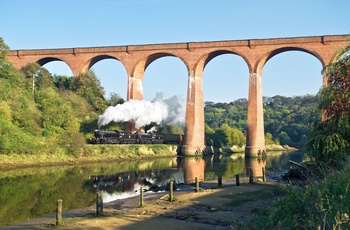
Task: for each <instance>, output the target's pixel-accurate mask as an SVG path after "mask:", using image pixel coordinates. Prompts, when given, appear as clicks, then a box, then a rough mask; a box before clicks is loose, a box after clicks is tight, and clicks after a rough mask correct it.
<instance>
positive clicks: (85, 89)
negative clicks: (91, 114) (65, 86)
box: [74, 70, 108, 113]
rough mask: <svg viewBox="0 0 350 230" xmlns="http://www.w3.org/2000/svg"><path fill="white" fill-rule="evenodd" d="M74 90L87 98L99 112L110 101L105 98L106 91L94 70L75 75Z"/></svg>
mask: <svg viewBox="0 0 350 230" xmlns="http://www.w3.org/2000/svg"><path fill="white" fill-rule="evenodd" d="M74 91H75V92H76V93H77V94H78V95H80V96H82V97H83V98H85V99H86V100H87V101H88V102H89V103H90V104H91V105H92V106H93V107H94V108H95V110H96V111H97V112H99V113H102V112H103V111H104V110H105V109H106V108H107V106H108V101H107V100H106V99H105V98H104V94H105V91H104V89H103V87H102V86H101V83H100V80H99V79H98V77H97V76H96V74H95V73H94V72H93V71H92V70H90V71H89V72H88V73H87V74H79V75H78V76H76V77H75V79H74Z"/></svg>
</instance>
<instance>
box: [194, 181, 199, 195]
mask: <svg viewBox="0 0 350 230" xmlns="http://www.w3.org/2000/svg"><path fill="white" fill-rule="evenodd" d="M194 181H195V184H196V188H195V189H194V191H195V192H198V191H199V181H198V177H196V178H195V179H194Z"/></svg>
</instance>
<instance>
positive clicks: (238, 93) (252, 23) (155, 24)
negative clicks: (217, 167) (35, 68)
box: [0, 0, 350, 102]
mask: <svg viewBox="0 0 350 230" xmlns="http://www.w3.org/2000/svg"><path fill="white" fill-rule="evenodd" d="M0 5H1V9H2V10H1V11H2V12H1V14H0V21H1V27H0V28H1V29H0V37H3V39H4V40H5V43H6V44H7V45H9V46H10V48H11V49H12V50H17V49H49V48H74V47H94V46H119V45H139V44H158V43H180V42H200V41H221V40H241V39H264V38H282V37H299V36H318V35H337V34H349V33H350V17H349V10H350V1H349V0H293V1H291V0H289V1H283V0H264V1H261V0H251V1H238V0H237V1H236V0H60V1H54V0H52V1H49V0H0ZM44 67H46V68H47V69H48V70H49V71H50V72H51V73H53V74H63V75H69V76H70V75H72V73H71V71H70V70H69V68H68V67H67V66H66V65H65V64H64V63H62V62H52V63H50V64H46V65H45V66H44ZM92 68H93V69H94V71H95V73H96V74H97V76H98V77H99V78H100V80H101V83H102V86H103V87H104V88H105V89H106V96H108V95H109V93H110V92H114V93H118V94H119V95H120V96H122V97H123V98H126V87H127V85H126V84H127V76H126V71H125V70H124V68H123V66H122V64H121V63H119V62H118V61H116V60H105V61H102V62H99V63H97V64H95V65H94V66H93V67H92ZM321 70H322V66H321V64H320V62H319V61H318V60H317V59H316V58H315V57H313V56H311V55H309V54H306V53H302V52H286V53H282V54H279V55H277V56H275V57H273V58H272V59H271V60H269V61H268V62H267V63H266V66H265V68H264V69H263V95H264V96H274V95H283V96H297V95H306V94H316V93H317V92H318V90H319V89H320V87H321V82H322V76H321ZM248 76H249V73H248V68H247V66H246V64H245V63H244V61H243V59H241V58H240V57H238V56H235V55H222V56H219V57H217V58H215V59H213V60H212V61H211V62H210V63H209V64H208V65H207V66H206V68H205V70H204V75H203V77H204V80H203V90H204V99H205V100H206V101H214V102H230V101H234V100H236V99H239V98H247V95H248ZM186 87H187V72H186V68H185V66H184V64H183V63H182V62H181V61H180V60H179V59H177V58H174V57H166V58H162V59H158V60H156V61H155V62H154V63H152V64H151V65H150V66H149V67H148V68H147V69H146V72H145V75H144V98H145V99H146V100H152V99H153V98H154V96H155V94H156V93H157V92H162V93H163V94H164V97H171V96H173V95H177V96H179V97H180V98H184V99H185V98H186Z"/></svg>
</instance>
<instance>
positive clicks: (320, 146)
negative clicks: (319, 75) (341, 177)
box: [305, 47, 350, 166]
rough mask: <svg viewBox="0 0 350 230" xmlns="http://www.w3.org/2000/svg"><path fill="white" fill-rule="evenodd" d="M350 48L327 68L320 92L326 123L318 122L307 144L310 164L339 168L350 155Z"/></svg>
mask: <svg viewBox="0 0 350 230" xmlns="http://www.w3.org/2000/svg"><path fill="white" fill-rule="evenodd" d="M349 50H350V47H348V48H347V49H346V51H345V52H344V54H343V55H342V56H341V58H340V59H338V60H337V61H336V62H335V63H332V64H330V65H328V66H326V67H325V69H324V72H323V73H324V74H326V77H327V85H326V86H325V87H324V88H323V89H321V90H320V92H319V97H320V101H321V103H320V109H321V110H322V111H323V115H324V119H323V120H322V121H320V122H317V123H316V124H315V126H314V128H313V130H312V133H311V135H310V137H309V139H308V141H307V142H306V146H305V150H306V153H307V154H308V156H309V157H310V158H311V160H313V161H315V162H316V163H320V162H323V163H326V164H329V165H333V166H336V165H338V162H339V161H341V160H343V159H345V157H346V156H349V153H350V143H349V140H350V103H349V102H350V55H349Z"/></svg>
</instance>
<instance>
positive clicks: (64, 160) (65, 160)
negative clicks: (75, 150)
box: [0, 145, 297, 170]
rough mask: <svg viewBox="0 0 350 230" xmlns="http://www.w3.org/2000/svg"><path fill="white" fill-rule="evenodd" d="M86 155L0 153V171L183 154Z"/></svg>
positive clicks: (116, 150) (151, 150) (143, 149)
mask: <svg viewBox="0 0 350 230" xmlns="http://www.w3.org/2000/svg"><path fill="white" fill-rule="evenodd" d="M86 148H87V151H86V152H87V153H86V154H78V155H66V154H48V153H42V154H10V155H7V154H0V162H1V165H0V170H7V169H14V168H25V167H38V166H39V167H40V166H54V165H74V164H83V163H98V162H110V161H126V160H130V159H132V160H137V159H150V158H159V157H171V156H177V155H179V154H180V151H181V149H180V147H179V146H177V145H87V146H86ZM266 149H267V150H268V151H295V150H297V149H295V148H292V147H289V146H277V145H274V146H267V147H266ZM206 153H207V154H215V153H218V154H228V153H244V147H240V148H238V147H232V148H231V149H225V148H222V149H217V150H215V149H213V151H208V152H206Z"/></svg>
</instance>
